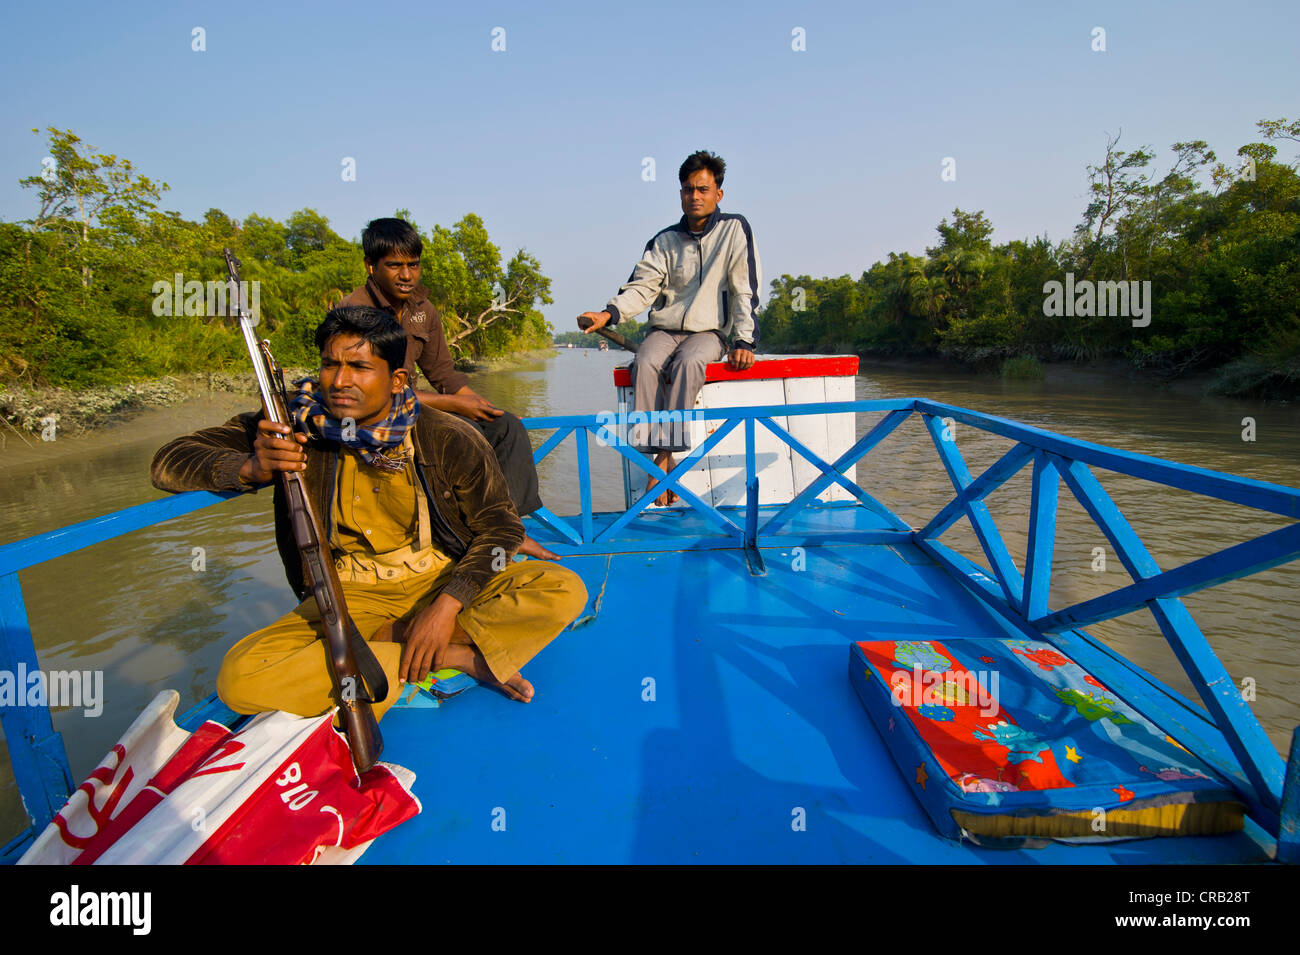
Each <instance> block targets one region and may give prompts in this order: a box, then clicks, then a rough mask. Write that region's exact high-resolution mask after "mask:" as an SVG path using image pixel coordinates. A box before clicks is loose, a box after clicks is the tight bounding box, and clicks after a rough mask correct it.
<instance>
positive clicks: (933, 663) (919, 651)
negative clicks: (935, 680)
mask: <svg viewBox="0 0 1300 955" xmlns="http://www.w3.org/2000/svg"><path fill="white" fill-rule="evenodd" d="M894 663H895V664H896V665H897V666H900V667H902V668H903V669H904V670H912V669H915V668H916V667H920V668H921V669H922V670H939V671H942V670H947V669H948V668H949V667H951V666H952V661H951V660H949V659H948V658H947V657H945V656H944V655H943V654H942V653H939V652H938V651H937V650H935V648H934V647H933V646H932V645H931V644H929V643H926V642H912V641H906V640H904V641H900V642H898V643H895V644H894Z"/></svg>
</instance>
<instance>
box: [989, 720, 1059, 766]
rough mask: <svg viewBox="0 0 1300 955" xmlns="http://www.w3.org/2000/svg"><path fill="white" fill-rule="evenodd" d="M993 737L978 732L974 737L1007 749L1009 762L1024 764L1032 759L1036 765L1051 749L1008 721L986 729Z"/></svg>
mask: <svg viewBox="0 0 1300 955" xmlns="http://www.w3.org/2000/svg"><path fill="white" fill-rule="evenodd" d="M984 728H985V729H986V730H988V732H989V733H990V734H991V735H987V736H986V735H985V734H983V733H981V732H980V731H979V730H976V731H975V732H974V733H972V734H971V735H973V736H974V737H975V738H976V739H982V740H987V741H988V742H990V743H997V744H999V745H1001V746H1005V747H1006V748H1007V762H1009V763H1023V762H1025V761H1026V760H1029V759H1032V760H1033V761H1034V762H1036V763H1041V762H1042V761H1043V758H1042V756H1040V755H1039V754H1040V753H1041V752H1042V751H1043V750H1045V749H1050V748H1051V747H1049V746H1048V744H1047V743H1045V742H1043V741H1042V740H1041V739H1039V738H1038V737H1037V736H1035V735H1034V734H1033V733H1031V732H1029V731H1028V730H1026V729H1024V728H1023V727H1020V726H1013V725H1012V724H1010V723H1008V722H1007V721H1006V720H998V721H997V722H996V723H992V724H990V725H988V726H986V727H984Z"/></svg>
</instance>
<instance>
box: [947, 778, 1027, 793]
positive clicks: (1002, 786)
mask: <svg viewBox="0 0 1300 955" xmlns="http://www.w3.org/2000/svg"><path fill="white" fill-rule="evenodd" d="M953 782H955V783H956V784H957V785H958V786H960V787H961V791H962V792H964V793H1016V792H1020V789H1019V788H1018V787H1016V786H1014V785H1013V784H1011V783H1008V782H1003V781H1002V780H1001V779H987V778H985V777H983V776H976V775H975V774H974V773H962V774H961V775H960V776H958V777H957V778H956V779H954V780H953Z"/></svg>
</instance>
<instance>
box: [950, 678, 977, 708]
mask: <svg viewBox="0 0 1300 955" xmlns="http://www.w3.org/2000/svg"><path fill="white" fill-rule="evenodd" d="M943 700H944V702H945V703H947V704H948V705H949V706H966V705H968V704H969V703H970V702H971V699H970V694H968V693H967V692H966V691H965V690H964V689H962V686H961V684H960V683H954V682H953V681H952V680H944V681H943Z"/></svg>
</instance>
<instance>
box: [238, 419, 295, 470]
mask: <svg viewBox="0 0 1300 955" xmlns="http://www.w3.org/2000/svg"><path fill="white" fill-rule="evenodd" d="M306 443H307V436H306V435H305V434H296V433H292V429H291V428H290V427H289V426H288V425H287V424H275V423H273V422H271V421H267V420H266V419H265V418H263V419H262V420H261V421H259V422H257V440H256V441H254V442H253V454H252V456H251V457H249V459H248V460H247V461H245V462H244V463H243V466H242V467H240V469H239V480H241V481H243V482H244V483H245V484H269V483H270V482H271V481H272V480H273V479H274V478H275V475H276V472H277V471H301V470H303V469H304V468H305V467H307V453H306V452H305V451H303V449H302V446H303V445H304V444H306Z"/></svg>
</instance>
